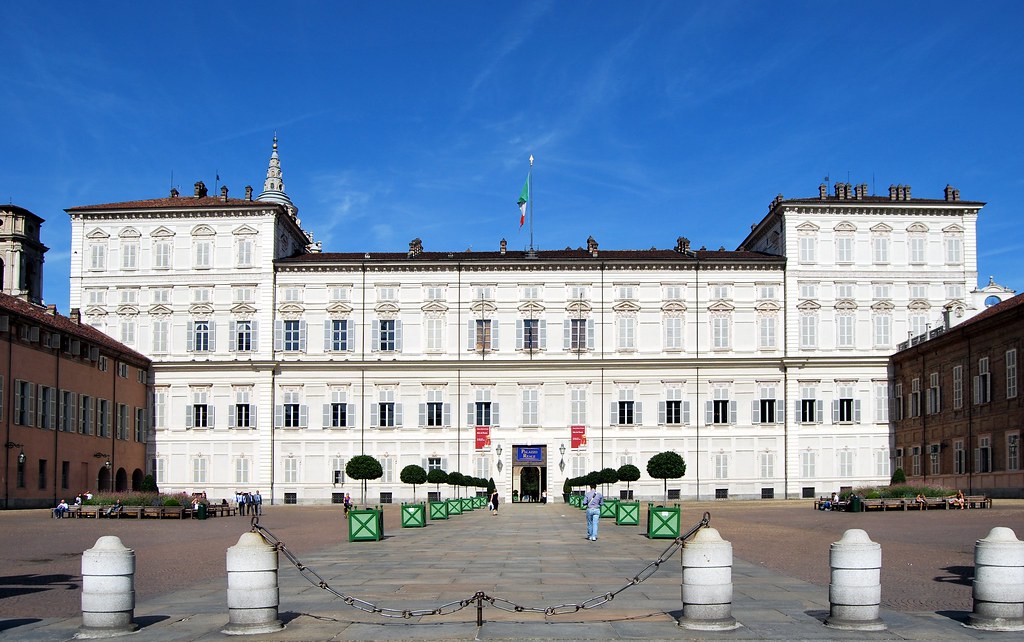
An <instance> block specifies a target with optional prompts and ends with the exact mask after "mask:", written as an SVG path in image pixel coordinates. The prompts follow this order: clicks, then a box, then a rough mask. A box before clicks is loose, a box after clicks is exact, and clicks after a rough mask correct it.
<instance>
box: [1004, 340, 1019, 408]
mask: <svg viewBox="0 0 1024 642" xmlns="http://www.w3.org/2000/svg"><path fill="white" fill-rule="evenodd" d="M1016 396H1017V350H1016V349H1014V350H1007V351H1006V398H1007V399H1014V398H1015V397H1016Z"/></svg>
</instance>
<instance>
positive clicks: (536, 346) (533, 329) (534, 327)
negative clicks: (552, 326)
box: [516, 319, 547, 351]
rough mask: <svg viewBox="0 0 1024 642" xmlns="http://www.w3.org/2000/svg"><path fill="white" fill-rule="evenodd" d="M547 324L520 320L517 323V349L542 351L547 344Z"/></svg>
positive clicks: (540, 321)
mask: <svg viewBox="0 0 1024 642" xmlns="http://www.w3.org/2000/svg"><path fill="white" fill-rule="evenodd" d="M546 326H547V324H546V323H545V322H544V321H542V320H540V319H518V320H517V321H516V349H517V350H527V351H533V350H542V349H544V347H545V345H544V344H545V343H546V342H547V337H546V335H547V327H546Z"/></svg>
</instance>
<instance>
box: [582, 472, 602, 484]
mask: <svg viewBox="0 0 1024 642" xmlns="http://www.w3.org/2000/svg"><path fill="white" fill-rule="evenodd" d="M600 483H601V473H599V472H597V471H596V470H594V471H591V472H589V473H587V474H586V475H584V476H583V485H584V486H588V487H589V486H590V485H594V486H597V485H598V484H600Z"/></svg>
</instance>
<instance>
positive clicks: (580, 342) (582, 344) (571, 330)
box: [564, 319, 594, 352]
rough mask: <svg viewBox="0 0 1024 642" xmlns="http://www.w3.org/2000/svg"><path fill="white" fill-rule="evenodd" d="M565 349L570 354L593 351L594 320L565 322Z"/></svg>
mask: <svg viewBox="0 0 1024 642" xmlns="http://www.w3.org/2000/svg"><path fill="white" fill-rule="evenodd" d="M564 329H565V349H566V350H569V351H571V352H586V351H587V350H593V349H594V320H593V319H566V320H565V326H564Z"/></svg>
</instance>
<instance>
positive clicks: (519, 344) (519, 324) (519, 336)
mask: <svg viewBox="0 0 1024 642" xmlns="http://www.w3.org/2000/svg"><path fill="white" fill-rule="evenodd" d="M523 332H524V331H523V320H522V319H516V350H522V349H523V343H524V341H523Z"/></svg>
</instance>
